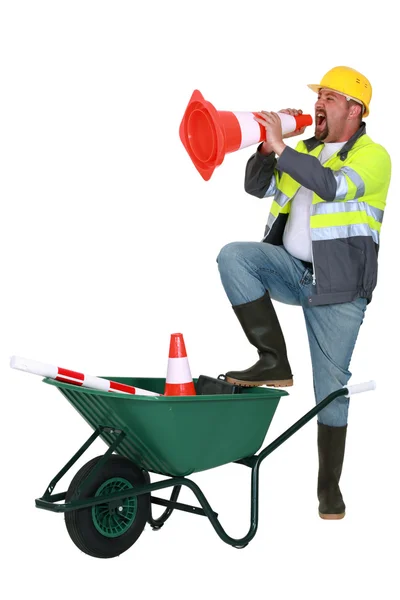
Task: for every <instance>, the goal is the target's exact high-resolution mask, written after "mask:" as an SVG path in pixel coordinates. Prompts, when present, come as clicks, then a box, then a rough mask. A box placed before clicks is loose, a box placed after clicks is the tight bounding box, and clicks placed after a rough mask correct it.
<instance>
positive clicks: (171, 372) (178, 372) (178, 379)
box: [166, 357, 192, 383]
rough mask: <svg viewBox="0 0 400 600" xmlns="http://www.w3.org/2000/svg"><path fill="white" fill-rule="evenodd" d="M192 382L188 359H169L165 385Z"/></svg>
mask: <svg viewBox="0 0 400 600" xmlns="http://www.w3.org/2000/svg"><path fill="white" fill-rule="evenodd" d="M190 381H192V375H191V373H190V367H189V362H188V359H187V358H186V357H185V358H169V359H168V369H167V380H166V383H188V382H190Z"/></svg>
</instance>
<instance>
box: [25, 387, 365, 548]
mask: <svg viewBox="0 0 400 600" xmlns="http://www.w3.org/2000/svg"><path fill="white" fill-rule="evenodd" d="M107 379H112V380H113V381H118V382H120V383H124V384H127V385H131V386H135V387H139V388H142V389H147V390H150V391H153V392H156V393H157V394H162V393H163V391H164V386H165V379H161V378H153V379H146V378H121V377H110V378H107ZM44 382H45V383H48V384H50V385H54V386H56V387H57V388H58V389H59V391H60V392H61V393H62V394H63V395H64V396H65V397H66V398H67V400H68V401H69V402H70V403H71V404H72V405H73V406H74V408H75V409H76V410H77V411H78V412H79V413H80V414H81V416H82V417H83V418H84V419H85V420H86V421H87V423H88V424H89V425H90V426H91V428H92V429H93V430H94V431H93V434H92V435H91V436H90V437H89V439H88V440H87V441H86V442H85V443H84V444H83V446H82V447H81V448H80V449H79V450H78V451H77V452H76V454H75V455H74V456H73V457H72V458H71V459H70V460H69V461H68V463H67V464H66V465H65V466H64V467H63V468H62V469H61V471H60V472H59V473H58V474H57V475H56V476H55V477H54V478H53V479H52V481H51V482H50V483H49V485H48V486H47V488H46V491H45V492H44V494H43V496H42V497H41V498H37V499H36V500H35V503H36V506H37V508H42V509H45V510H50V511H53V512H62V513H64V515H65V524H66V527H67V530H68V533H69V535H70V537H71V539H72V541H73V542H74V543H75V545H76V546H77V547H78V548H79V549H80V550H82V551H83V552H85V553H86V554H89V555H91V556H94V557H97V558H112V557H115V556H118V555H119V554H122V553H123V552H125V551H126V550H128V548H130V547H131V546H132V545H133V544H134V543H135V542H136V541H137V539H138V538H139V536H140V535H141V533H142V531H143V529H144V527H145V525H146V523H149V525H150V526H151V527H152V528H153V529H160V528H161V527H162V526H163V525H164V523H165V522H166V521H167V519H169V517H170V516H171V514H172V512H173V511H174V510H181V511H186V512H189V513H192V514H196V515H202V516H205V517H208V519H209V521H210V522H211V524H212V526H213V527H214V529H215V531H216V532H217V534H218V535H219V537H220V538H221V539H222V540H223V541H224V542H226V543H227V544H230V545H231V546H233V547H235V548H244V547H245V546H247V544H248V543H249V542H250V541H251V540H252V539H253V538H254V536H255V534H256V531H257V526H258V504H259V499H258V498H259V469H260V465H261V463H262V461H263V460H264V458H266V456H268V455H269V454H271V452H273V451H274V450H275V449H276V448H278V447H279V446H280V445H281V444H282V443H283V442H284V441H285V440H287V439H288V438H289V437H291V436H292V435H293V434H294V433H295V432H296V431H298V430H299V429H300V428H301V427H302V426H303V425H305V424H306V423H307V422H308V421H310V420H311V419H312V418H313V417H314V416H315V415H316V414H317V413H318V412H319V411H321V410H322V409H323V408H324V407H325V406H327V405H328V404H329V403H330V402H332V400H334V399H335V398H337V397H338V396H343V395H346V396H348V395H350V394H352V393H356V392H363V391H367V390H370V389H374V388H375V384H374V382H368V383H365V384H359V385H353V386H348V387H347V388H341V389H339V390H337V391H336V392H334V393H332V394H330V395H329V396H327V397H326V398H325V399H324V400H323V401H322V402H320V403H319V404H318V405H316V406H315V407H314V408H313V409H312V410H310V411H309V412H308V413H306V414H305V415H304V416H303V417H302V418H301V419H299V420H298V421H297V422H296V423H295V424H294V425H292V426H291V427H290V428H289V429H287V430H286V431H285V432H284V433H282V435H280V436H279V437H278V438H277V439H276V440H274V441H273V442H272V443H270V444H269V445H268V446H266V447H265V448H264V449H263V450H262V451H261V452H260V453H259V454H256V453H257V452H258V450H259V449H260V448H261V446H262V445H263V442H264V438H265V436H266V433H267V431H268V428H269V425H270V423H271V421H272V418H273V416H274V413H275V411H276V408H277V406H278V403H279V400H280V398H281V397H282V396H286V395H288V394H287V392H286V391H284V390H282V389H271V388H261V387H254V388H244V390H243V391H242V393H240V394H229V395H228V394H218V395H198V396H161V395H160V396H141V395H132V396H131V395H125V394H119V393H113V392H100V391H97V390H92V389H88V388H83V387H77V386H75V385H71V384H67V383H62V382H59V381H55V380H53V379H48V378H46V379H44ZM194 382H195V383H196V382H197V380H196V379H194ZM98 437H100V438H101V439H102V440H103V441H104V442H105V443H106V444H107V446H108V449H107V450H106V452H105V453H104V454H103V455H102V456H98V457H96V458H94V459H92V460H90V461H89V462H88V463H86V464H85V465H84V466H83V467H82V468H81V469H80V470H79V471H78V472H77V473H76V475H75V476H74V478H73V479H72V481H71V483H70V485H69V487H68V490H67V491H66V492H62V493H54V489H55V486H56V484H57V482H58V481H59V480H60V479H61V477H63V476H64V475H65V474H66V473H67V471H69V469H70V468H71V467H72V466H73V465H74V463H75V462H76V461H77V460H78V459H79V458H80V457H81V456H82V455H83V453H84V452H85V451H86V450H87V449H88V448H89V446H90V445H91V444H92V443H93V442H94V440H95V439H96V438H98ZM231 462H234V463H238V464H241V465H245V466H247V467H249V468H250V469H251V514H250V528H249V530H248V532H247V534H246V535H245V536H244V537H242V538H240V539H235V538H233V537H230V536H229V535H228V534H227V533H226V532H225V530H224V529H223V527H222V526H221V524H220V522H219V520H218V514H217V513H216V512H215V511H214V510H213V509H212V508H211V506H210V504H209V502H208V501H207V499H206V497H205V495H204V494H203V492H202V491H201V489H200V487H199V486H198V485H197V484H196V483H195V482H194V481H192V480H191V479H189V478H188V476H189V475H191V474H192V473H196V472H199V471H204V470H206V469H212V468H214V467H218V466H221V465H224V464H227V463H231ZM150 473H153V474H157V475H162V476H165V479H163V480H161V481H155V482H153V483H152V482H151V479H150ZM182 486H187V487H188V488H190V489H191V490H192V492H193V493H194V495H195V496H196V498H197V500H198V502H199V504H200V506H191V505H189V504H183V503H181V502H178V497H179V493H180V491H181V488H182ZM165 488H172V492H171V496H170V499H169V500H166V499H164V498H159V497H156V496H154V492H156V491H157V490H161V489H165ZM153 504H155V505H159V506H162V507H165V510H164V512H163V513H162V514H161V516H159V517H158V518H154V517H153V514H152V505H153Z"/></svg>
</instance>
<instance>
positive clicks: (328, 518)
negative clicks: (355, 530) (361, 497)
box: [318, 513, 346, 521]
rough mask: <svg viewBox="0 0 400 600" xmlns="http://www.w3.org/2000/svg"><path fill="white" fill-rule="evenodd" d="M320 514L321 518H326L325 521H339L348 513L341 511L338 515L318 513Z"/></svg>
mask: <svg viewBox="0 0 400 600" xmlns="http://www.w3.org/2000/svg"><path fill="white" fill-rule="evenodd" d="M318 514H319V516H320V517H321V519H324V520H325V521H338V520H339V519H343V517H344V515H345V514H346V513H339V514H337V515H327V514H324V513H318Z"/></svg>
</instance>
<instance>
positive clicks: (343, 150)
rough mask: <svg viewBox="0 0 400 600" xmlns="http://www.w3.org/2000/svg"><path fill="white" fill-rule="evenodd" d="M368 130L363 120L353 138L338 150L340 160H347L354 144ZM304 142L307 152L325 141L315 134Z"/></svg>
mask: <svg viewBox="0 0 400 600" xmlns="http://www.w3.org/2000/svg"><path fill="white" fill-rule="evenodd" d="M366 132H367V130H366V125H365V123H364V121H363V122H362V123H361V125H360V127H359V129H358V130H357V131H356V132H355V133H354V134H353V135H352V136H351V138H350V139H349V140H348V141H347V142H346V143H345V145H344V146H343V148H341V149H340V151H339V152H338V154H339V156H340V160H346V158H347V154H348V153H349V151H350V150H351V149H352V147H353V146H354V144H355V143H356V141H357V140H358V139H359V138H360V137H361V136H362V135H364V134H366ZM304 144H305V146H306V148H307V152H311V151H312V150H314V148H316V147H317V146H319V145H320V144H323V142H321V141H320V140H317V139H316V138H315V136H313V137H312V138H309V139H308V140H304Z"/></svg>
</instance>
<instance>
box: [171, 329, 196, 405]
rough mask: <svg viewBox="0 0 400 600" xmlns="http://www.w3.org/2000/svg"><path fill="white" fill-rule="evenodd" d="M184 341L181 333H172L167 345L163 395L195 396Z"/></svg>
mask: <svg viewBox="0 0 400 600" xmlns="http://www.w3.org/2000/svg"><path fill="white" fill-rule="evenodd" d="M195 395H196V390H195V387H194V383H193V379H192V375H191V373H190V367H189V361H188V357H187V354H186V347H185V342H184V339H183V335H182V334H181V333H172V334H171V341H170V345H169V357H168V369H167V378H166V380H165V390H164V396H195Z"/></svg>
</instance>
